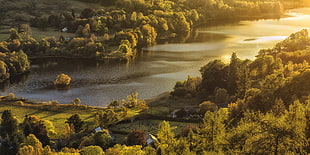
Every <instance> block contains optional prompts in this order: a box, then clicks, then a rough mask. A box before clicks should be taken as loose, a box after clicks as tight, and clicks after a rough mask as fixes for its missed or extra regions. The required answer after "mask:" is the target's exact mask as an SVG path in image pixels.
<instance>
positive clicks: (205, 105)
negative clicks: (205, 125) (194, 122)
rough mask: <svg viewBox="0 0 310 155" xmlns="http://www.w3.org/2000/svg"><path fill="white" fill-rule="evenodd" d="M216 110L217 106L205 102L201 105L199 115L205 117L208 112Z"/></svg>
mask: <svg viewBox="0 0 310 155" xmlns="http://www.w3.org/2000/svg"><path fill="white" fill-rule="evenodd" d="M216 110H217V106H216V104H215V103H213V102H211V101H203V102H202V103H201V104H199V113H200V114H202V115H204V114H205V113H206V112H207V111H211V112H214V111H216Z"/></svg>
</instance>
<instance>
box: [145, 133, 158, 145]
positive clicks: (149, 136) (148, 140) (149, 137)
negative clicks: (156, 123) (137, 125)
mask: <svg viewBox="0 0 310 155" xmlns="http://www.w3.org/2000/svg"><path fill="white" fill-rule="evenodd" d="M145 137H146V144H147V145H150V144H152V143H153V142H156V143H158V140H157V138H156V137H155V136H153V135H152V134H150V132H147V133H146V135H145Z"/></svg>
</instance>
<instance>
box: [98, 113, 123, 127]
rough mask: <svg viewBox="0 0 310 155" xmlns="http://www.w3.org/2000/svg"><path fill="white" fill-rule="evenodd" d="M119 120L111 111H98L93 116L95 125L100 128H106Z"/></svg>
mask: <svg viewBox="0 0 310 155" xmlns="http://www.w3.org/2000/svg"><path fill="white" fill-rule="evenodd" d="M119 120H120V118H119V115H118V114H117V113H116V112H115V111H114V110H113V109H107V110H100V111H98V112H97V113H96V116H95V124H96V125H98V126H101V127H108V126H109V125H111V124H114V123H116V122H118V121H119Z"/></svg>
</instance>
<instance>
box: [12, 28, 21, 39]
mask: <svg viewBox="0 0 310 155" xmlns="http://www.w3.org/2000/svg"><path fill="white" fill-rule="evenodd" d="M9 39H10V40H14V39H20V36H19V34H18V32H17V30H16V29H14V28H11V29H10V37H9Z"/></svg>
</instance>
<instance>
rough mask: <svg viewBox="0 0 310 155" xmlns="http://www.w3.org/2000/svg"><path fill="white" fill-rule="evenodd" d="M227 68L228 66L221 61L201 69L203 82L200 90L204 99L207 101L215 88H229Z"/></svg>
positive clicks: (210, 63)
mask: <svg viewBox="0 0 310 155" xmlns="http://www.w3.org/2000/svg"><path fill="white" fill-rule="evenodd" d="M226 67H227V66H226V65H225V64H224V63H223V62H222V61H221V60H214V61H211V62H209V63H208V64H207V65H205V66H203V67H201V69H200V73H201V76H202V80H201V84H200V87H199V90H200V93H201V97H202V98H203V99H206V98H207V97H208V96H209V95H211V94H213V93H214V91H215V88H217V87H219V88H226V87H227V82H226V78H227V69H226Z"/></svg>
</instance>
